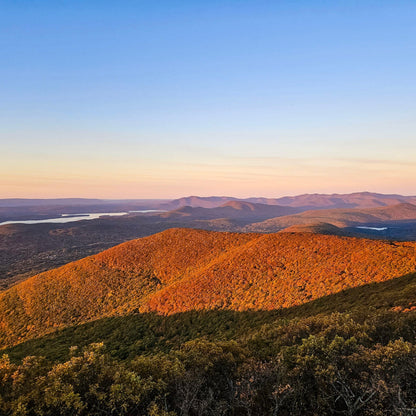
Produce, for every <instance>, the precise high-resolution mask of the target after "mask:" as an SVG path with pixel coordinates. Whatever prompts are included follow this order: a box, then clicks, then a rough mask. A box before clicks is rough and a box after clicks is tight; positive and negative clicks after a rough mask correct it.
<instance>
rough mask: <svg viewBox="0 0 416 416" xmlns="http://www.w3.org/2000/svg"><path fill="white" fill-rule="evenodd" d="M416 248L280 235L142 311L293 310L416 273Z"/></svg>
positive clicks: (200, 273) (251, 245)
mask: <svg viewBox="0 0 416 416" xmlns="http://www.w3.org/2000/svg"><path fill="white" fill-rule="evenodd" d="M415 247H416V243H413V242H412V243H391V244H390V243H388V242H384V241H375V240H367V239H358V238H347V237H337V236H329V235H316V234H311V233H294V234H289V233H278V234H267V235H263V236H261V237H259V238H257V239H255V240H252V241H250V242H248V243H247V244H245V245H242V246H239V247H238V248H236V249H234V250H233V251H232V252H230V253H229V255H227V256H220V257H218V258H217V259H216V261H214V262H212V263H211V264H209V265H208V266H206V267H204V268H201V269H199V270H196V271H195V273H193V274H192V275H191V276H188V277H186V278H184V279H181V280H180V281H177V282H176V283H174V284H172V285H169V286H167V287H165V288H163V289H161V290H159V291H158V292H156V293H155V294H153V295H151V296H149V299H148V300H147V301H146V303H145V305H144V306H143V307H142V309H143V310H146V311H157V312H161V313H164V314H170V313H174V312H184V311H187V310H193V309H197V310H199V309H212V308H221V309H222V308H224V309H232V310H238V311H242V310H247V309H267V310H271V309H277V308H282V307H290V306H294V305H299V304H301V303H304V302H307V301H310V300H313V299H317V298H319V297H321V296H325V295H329V294H332V293H336V292H339V291H341V290H343V289H347V288H351V287H355V286H359V285H363V284H366V283H371V282H382V281H385V280H388V279H391V278H394V277H399V276H402V275H404V274H405V273H409V272H412V271H414V270H416V257H415Z"/></svg>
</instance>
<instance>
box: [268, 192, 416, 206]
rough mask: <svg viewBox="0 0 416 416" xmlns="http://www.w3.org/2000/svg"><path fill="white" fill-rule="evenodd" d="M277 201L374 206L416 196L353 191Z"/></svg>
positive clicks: (409, 199)
mask: <svg viewBox="0 0 416 416" xmlns="http://www.w3.org/2000/svg"><path fill="white" fill-rule="evenodd" d="M276 201H277V203H278V204H280V205H287V206H291V207H303V208H309V209H318V208H319V209H323V208H374V207H383V206H388V205H396V204H400V203H403V202H409V203H416V196H403V195H396V194H390V195H388V194H379V193H373V192H355V193H351V194H304V195H297V196H293V197H290V196H286V197H283V198H278V199H277V200H276Z"/></svg>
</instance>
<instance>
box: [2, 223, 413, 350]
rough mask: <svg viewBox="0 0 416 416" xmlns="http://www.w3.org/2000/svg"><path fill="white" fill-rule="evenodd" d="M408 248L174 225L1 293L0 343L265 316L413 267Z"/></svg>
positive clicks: (319, 237) (324, 238)
mask: <svg viewBox="0 0 416 416" xmlns="http://www.w3.org/2000/svg"><path fill="white" fill-rule="evenodd" d="M415 247H416V243H413V242H410V243H391V242H384V241H374V240H365V239H356V238H346V237H336V236H323V235H315V234H310V233H309V234H308V233H307V234H301V233H300V234H297V233H294V234H292V233H280V234H266V235H261V234H238V233H219V232H208V231H202V230H190V229H173V230H168V231H165V232H162V233H159V234H156V235H153V236H150V237H146V238H142V239H138V240H134V241H131V242H128V243H124V244H121V245H119V246H117V247H114V248H112V249H109V250H106V251H104V252H102V253H100V254H97V255H95V256H91V257H87V258H85V259H82V260H79V261H77V262H74V263H70V264H68V265H66V266H63V267H61V268H58V269H55V270H51V271H49V272H45V273H42V274H40V275H37V276H34V277H33V278H31V279H28V280H26V281H25V282H22V283H20V284H18V285H16V286H14V287H12V288H11V289H9V290H7V291H5V292H3V293H2V294H0V325H1V329H2V332H1V339H0V342H1V345H3V346H6V345H11V344H15V343H18V342H20V341H23V340H26V339H30V338H35V337H38V336H40V335H43V334H46V333H48V332H52V331H54V330H56V329H58V328H62V327H66V326H69V325H74V324H78V323H82V322H86V321H90V320H94V319H98V318H102V317H108V316H119V315H125V314H128V313H131V312H133V311H142V312H147V311H155V312H157V313H161V314H172V313H176V312H184V311H191V310H200V309H205V310H209V309H228V310H236V311H244V310H272V309H279V308H284V307H290V306H294V305H299V304H302V303H305V302H308V301H310V300H313V299H317V298H319V297H322V296H325V295H329V294H332V293H337V292H339V291H341V290H344V289H348V288H351V287H355V286H360V285H363V284H366V283H372V282H381V281H386V280H389V279H393V278H395V277H399V276H402V275H404V274H406V273H409V272H413V271H415V270H416V256H415Z"/></svg>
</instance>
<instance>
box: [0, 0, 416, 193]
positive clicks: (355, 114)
mask: <svg viewBox="0 0 416 416" xmlns="http://www.w3.org/2000/svg"><path fill="white" fill-rule="evenodd" d="M415 21H416V3H414V2H412V1H410V0H409V1H397V2H389V1H377V2H376V1H370V0H365V1H362V2H359V3H352V2H348V1H340V2H331V3H330V2H325V1H320V0H308V1H307V0H301V1H299V2H288V1H281V2H269V1H262V0H260V1H237V0H231V1H229V2H226V3H225V4H224V3H223V2H219V1H215V0H214V1H212V2H202V1H188V0H185V1H181V2H178V1H170V2H167V1H160V2H149V1H144V2H132V1H126V2H121V3H114V2H110V1H101V2H97V1H93V0H86V1H84V2H82V4H81V3H77V5H76V6H75V5H74V4H73V3H67V2H54V1H52V0H45V1H42V2H37V1H35V2H27V1H11V0H6V1H5V2H2V13H1V15H0V42H1V46H2V58H3V59H2V65H1V66H0V76H1V79H2V83H1V85H0V94H1V96H2V100H1V103H0V109H1V111H0V121H1V124H0V126H1V127H0V140H1V144H2V157H1V161H2V163H1V164H0V175H1V178H2V180H1V182H0V198H62V197H69V198H73V197H86V198H100V199H155V198H158V199H174V198H179V197H182V196H185V195H199V196H211V195H230V196H235V197H238V198H243V197H251V196H254V195H259V196H262V197H272V198H273V197H280V196H286V195H299V194H304V193H328V194H331V193H351V192H360V191H359V190H360V189H370V190H371V192H379V193H395V194H404V195H415V194H416V188H415V183H414V179H415V178H416V163H415V162H414V160H415V156H416V138H415V137H414V136H415V131H416V106H415V104H414V103H415V101H416V100H415V99H416V84H415V83H414V74H415V73H416V54H415V53H414V52H415V48H414V42H413V41H412V40H413V39H416V25H415V24H414V22H415ZM357 190H358V191H357Z"/></svg>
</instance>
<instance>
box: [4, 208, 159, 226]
mask: <svg viewBox="0 0 416 416" xmlns="http://www.w3.org/2000/svg"><path fill="white" fill-rule="evenodd" d="M137 212H138V213H142V214H146V213H149V212H161V211H159V210H154V209H147V210H143V211H127V212H97V213H96V212H94V213H86V214H62V216H60V217H57V218H47V219H42V220H21V221H4V222H0V225H6V224H64V223H67V222H75V221H83V220H96V219H97V218H100V217H104V216H109V217H120V216H122V215H127V214H130V213H137Z"/></svg>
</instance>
